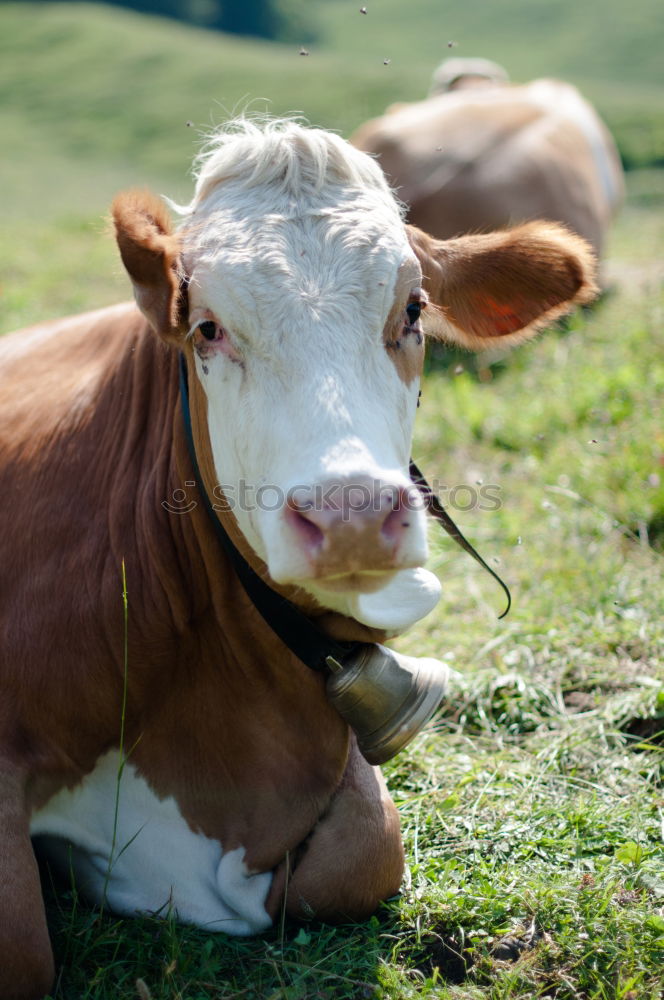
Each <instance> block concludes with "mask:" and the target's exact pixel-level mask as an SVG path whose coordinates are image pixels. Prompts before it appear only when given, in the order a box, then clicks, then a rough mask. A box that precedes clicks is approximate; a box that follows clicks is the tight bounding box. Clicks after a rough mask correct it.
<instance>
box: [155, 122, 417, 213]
mask: <svg viewBox="0 0 664 1000" xmlns="http://www.w3.org/2000/svg"><path fill="white" fill-rule="evenodd" d="M195 178H196V188H195V192H194V197H193V198H192V200H191V202H190V203H189V204H188V205H186V206H177V205H174V207H175V208H176V209H177V210H178V211H179V212H180V213H181V214H182V215H184V216H185V217H187V216H188V217H191V216H193V215H195V214H196V213H197V211H199V210H201V209H202V210H203V211H207V210H208V206H207V204H206V203H207V202H208V201H209V200H210V199H211V198H212V199H213V200H216V196H217V195H218V193H219V192H218V189H220V188H224V189H226V190H227V189H228V187H229V186H231V187H232V188H233V189H234V190H235V192H236V194H237V193H238V189H241V190H244V191H246V192H247V193H248V192H249V191H251V198H252V199H255V198H256V196H257V191H256V189H261V188H262V189H263V190H266V189H267V190H269V192H270V195H271V198H272V200H273V204H274V205H275V206H276V205H279V209H278V210H279V211H285V212H288V211H289V202H290V211H291V212H292V211H293V209H294V208H295V210H296V211H297V210H299V211H306V210H307V206H308V205H309V204H321V203H322V202H324V201H325V194H326V192H328V197H329V190H330V189H334V190H336V191H337V192H340V191H342V190H344V189H346V190H348V189H350V190H353V191H354V192H356V193H357V194H358V195H359V193H360V192H371V194H372V195H373V198H374V200H375V201H376V202H380V203H382V204H383V206H384V207H386V208H387V207H388V206H389V209H390V211H391V212H392V213H395V212H396V213H397V214H398V215H400V216H403V211H404V210H403V206H401V204H400V203H399V202H398V201H397V199H396V198H395V195H394V193H393V192H392V191H391V189H390V187H389V185H388V183H387V181H386V179H385V177H384V175H383V172H382V170H381V169H380V167H379V166H378V163H377V162H376V161H375V160H374V159H372V157H370V156H368V155H367V154H366V153H363V152H361V151H360V150H357V149H355V148H354V147H353V146H351V145H350V144H349V143H347V142H346V141H345V140H343V139H342V138H341V137H340V136H338V135H335V134H334V133H331V132H327V131H324V130H322V129H315V128H307V127H304V126H303V125H301V124H299V123H298V122H296V121H293V120H290V119H271V120H268V121H265V122H260V123H258V122H256V121H253V120H251V119H246V118H241V119H235V120H233V121H231V122H228V123H226V124H225V125H223V126H222V127H220V128H218V129H217V130H215V132H214V133H212V135H211V136H210V137H209V140H208V143H207V144H206V146H205V147H204V149H203V151H202V153H201V154H200V156H199V157H198V159H197V162H196V166H195ZM259 197H260V196H259Z"/></svg>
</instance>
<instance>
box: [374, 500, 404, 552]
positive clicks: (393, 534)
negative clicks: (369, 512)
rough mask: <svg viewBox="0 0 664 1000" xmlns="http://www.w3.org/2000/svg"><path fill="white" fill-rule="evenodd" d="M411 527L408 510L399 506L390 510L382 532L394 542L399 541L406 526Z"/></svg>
mask: <svg viewBox="0 0 664 1000" xmlns="http://www.w3.org/2000/svg"><path fill="white" fill-rule="evenodd" d="M409 527H410V520H409V518H408V516H407V512H406V511H405V510H403V509H402V508H401V506H400V505H399V506H398V507H396V508H394V509H393V510H391V511H390V512H389V514H388V515H387V517H386V518H385V520H384V521H383V524H382V526H381V529H380V531H381V534H382V535H383V536H384V537H385V538H386V539H387V540H388V541H389V542H391V543H392V544H395V543H396V542H398V541H399V539H400V538H401V536H402V535H403V533H404V531H405V530H406V528H409Z"/></svg>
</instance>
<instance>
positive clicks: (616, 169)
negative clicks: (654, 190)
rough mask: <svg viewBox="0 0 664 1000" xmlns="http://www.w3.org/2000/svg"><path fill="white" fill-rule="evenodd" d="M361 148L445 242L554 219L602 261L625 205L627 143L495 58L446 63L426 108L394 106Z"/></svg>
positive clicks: (571, 98)
mask: <svg viewBox="0 0 664 1000" xmlns="http://www.w3.org/2000/svg"><path fill="white" fill-rule="evenodd" d="M350 141H351V142H352V143H353V144H354V145H355V146H357V147H358V149H362V150H364V151H365V152H368V153H371V154H373V155H375V156H377V157H378V159H379V161H380V164H381V166H382V168H383V170H384V171H385V174H386V176H387V178H388V180H389V181H390V183H391V184H392V185H393V186H394V187H395V188H396V189H397V193H398V195H399V197H400V198H402V199H403V201H404V202H405V203H406V205H407V206H408V220H409V222H411V223H413V224H414V225H416V226H420V227H422V228H423V229H425V230H426V231H427V232H428V233H429V234H430V235H432V236H435V237H437V238H438V239H447V238H449V237H452V236H458V235H460V234H462V233H470V232H487V231H491V230H495V229H501V228H504V227H506V226H511V225H514V224H516V223H519V222H526V221H528V220H531V219H549V220H550V221H553V222H560V223H562V224H563V225H566V226H568V227H569V228H571V229H572V230H574V232H576V233H578V234H579V235H580V236H582V237H583V238H584V239H585V240H587V241H588V242H589V243H590V244H591V246H592V247H593V249H594V251H595V253H596V254H598V255H601V254H602V253H603V251H604V249H605V243H606V235H607V230H608V227H609V224H610V222H611V220H612V218H613V216H614V215H615V213H616V212H617V210H618V208H619V206H620V204H621V201H622V198H623V194H624V181H623V171H622V166H621V162H620V156H619V154H618V151H617V149H616V146H615V143H614V141H613V139H612V137H611V135H610V133H609V131H608V129H607V128H606V126H605V125H604V123H603V122H602V121H601V120H600V118H599V117H598V115H597V114H596V112H595V110H594V109H593V108H592V106H591V105H590V104H589V103H588V102H587V101H586V100H585V99H584V98H583V97H582V96H581V94H580V93H579V91H578V90H577V89H576V88H575V87H574V86H572V85H571V84H569V83H564V82H562V81H560V80H552V79H539V80H534V81H532V82H530V83H526V84H522V85H511V84H509V82H508V78H507V74H506V73H505V71H504V70H502V69H501V67H500V66H497V64H495V63H492V62H489V61H488V60H484V59H450V60H446V61H445V62H443V64H442V65H441V66H440V67H439V68H438V69H437V70H436V72H435V73H434V77H433V82H432V87H431V92H430V94H429V96H428V97H427V98H426V99H425V100H423V101H419V102H416V103H414V104H398V105H394V106H393V107H392V108H390V109H388V112H387V113H386V114H385V115H383V116H382V117H381V118H374V119H372V120H371V121H368V122H366V123H364V124H363V125H361V126H360V127H359V128H358V129H357V130H356V131H355V132H354V133H353V135H352V136H351V139H350Z"/></svg>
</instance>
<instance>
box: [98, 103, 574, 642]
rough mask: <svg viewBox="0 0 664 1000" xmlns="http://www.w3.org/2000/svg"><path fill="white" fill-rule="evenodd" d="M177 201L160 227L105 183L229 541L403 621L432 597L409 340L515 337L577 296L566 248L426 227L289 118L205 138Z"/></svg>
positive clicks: (387, 621)
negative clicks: (436, 232) (237, 539)
mask: <svg viewBox="0 0 664 1000" xmlns="http://www.w3.org/2000/svg"><path fill="white" fill-rule="evenodd" d="M180 211H181V212H182V213H183V214H184V216H185V220H184V223H183V225H182V227H181V228H180V230H179V231H178V232H177V233H175V234H174V233H172V232H171V231H170V225H169V223H168V219H167V215H166V212H165V209H164V207H163V204H162V203H161V202H159V201H158V200H157V199H155V198H153V197H152V196H150V195H147V194H144V193H130V194H128V195H121V196H119V198H118V199H116V202H115V204H114V217H115V223H116V231H117V236H118V242H119V245H120V250H121V253H122V257H123V260H124V263H125V265H126V267H127V270H128V271H129V274H130V276H131V278H132V280H133V283H134V287H135V294H136V298H137V301H138V304H139V306H140V307H141V308H142V309H143V311H144V313H145V315H146V316H147V318H148V320H149V321H150V323H151V324H152V326H153V327H154V328H155V330H156V331H157V332H158V333H159V334H160V335H161V336H162V337H163V338H164V339H165V340H167V341H168V342H170V343H176V344H177V345H178V346H179V347H180V349H182V350H184V351H185V353H186V354H187V357H188V361H189V368H190V371H193V372H195V377H196V379H197V380H198V385H197V389H198V388H199V387H200V389H201V391H202V393H203V394H204V398H205V403H206V406H205V409H206V421H207V427H206V432H207V433H206V435H205V440H203V436H202V435H200V434H199V435H198V437H199V438H200V440H197V448H199V447H200V448H206V447H207V448H209V450H210V451H211V460H212V465H213V468H214V471H215V475H216V479H217V483H218V484H219V485H220V486H221V487H222V489H223V492H224V495H225V497H226V499H227V501H228V503H229V505H230V506H231V508H232V509H233V512H234V514H235V517H236V519H237V523H238V526H239V528H240V530H241V532H242V533H243V535H244V538H245V539H246V541H247V542H248V543H249V545H250V546H251V548H252V549H253V550H254V552H255V553H256V554H257V555H258V556H259V557H260V558H261V559H263V560H264V562H265V563H266V564H267V567H268V570H269V573H270V575H271V577H272V579H273V580H274V581H275V582H276V583H279V584H295V585H297V586H299V587H302V588H304V590H306V591H307V592H308V593H309V594H311V595H313V596H314V597H315V598H316V599H317V600H318V601H319V602H320V603H321V604H322V605H323V606H324V607H328V608H331V609H332V610H335V611H340V612H342V613H344V614H347V615H350V616H351V617H354V618H356V619H357V620H359V621H361V622H363V623H365V624H368V625H371V626H373V627H376V628H383V629H386V630H388V631H397V630H400V629H402V628H404V627H407V626H408V625H410V624H412V623H413V622H414V621H416V620H417V619H418V618H420V617H422V616H423V615H425V614H427V613H428V612H429V611H430V610H431V608H432V606H433V604H435V602H436V600H437V599H438V595H439V586H438V583H437V581H436V580H435V578H434V577H433V576H432V574H430V573H428V572H427V571H426V570H425V569H424V568H423V566H424V562H425V560H426V554H427V545H426V525H425V514H424V511H423V509H422V506H421V504H420V502H419V496H418V493H417V490H416V489H415V488H414V487H413V485H412V484H411V482H410V479H409V476H408V465H409V456H410V446H411V437H412V431H413V421H414V417H415V411H416V406H417V398H418V390H419V380H420V374H421V371H422V362H423V357H424V335H425V333H426V332H429V333H430V334H431V335H433V336H437V337H445V338H448V339H450V340H452V341H455V342H457V343H460V344H462V345H463V346H465V347H468V348H470V349H477V348H483V347H486V346H487V345H489V344H493V343H495V342H496V341H497V340H501V341H505V342H507V343H509V342H516V341H519V340H524V339H527V338H528V337H530V336H532V335H533V333H534V332H535V330H536V329H537V327H538V326H540V325H541V324H542V323H543V322H546V321H548V320H550V319H552V318H554V317H555V316H556V315H559V314H560V313H562V312H563V311H565V310H567V309H569V308H570V307H571V305H572V304H573V303H575V302H579V301H585V300H586V299H587V298H588V297H589V296H590V295H591V294H592V263H591V258H590V254H589V253H588V251H587V248H586V247H585V244H583V242H582V241H581V240H578V239H577V238H576V237H574V236H571V235H570V234H569V233H568V232H566V231H565V230H563V229H561V228H559V227H556V226H553V225H549V224H542V225H540V224H536V223H532V224H529V225H527V226H523V227H521V228H519V229H516V230H513V231H510V232H506V233H498V234H493V235H489V236H478V237H473V236H469V237H464V238H461V239H456V240H451V241H447V242H445V243H439V242H435V241H433V240H431V239H430V238H429V237H428V236H427V235H426V234H424V233H422V232H420V231H419V230H413V229H409V227H407V226H405V225H404V223H403V220H402V212H401V208H400V206H399V204H398V203H397V201H396V200H395V198H394V196H393V194H392V192H391V191H390V190H389V188H388V186H387V184H386V182H385V180H384V178H383V176H382V174H381V172H380V169H379V167H378V166H377V164H376V163H375V162H374V161H373V160H371V159H370V158H369V157H368V156H366V155H365V154H363V153H361V152H359V151H358V150H356V149H354V148H353V147H351V146H349V145H348V144H347V143H345V142H344V141H342V140H341V139H340V138H339V137H337V136H335V135H333V134H330V133H327V132H323V131H320V130H314V129H306V128H303V127H301V126H299V125H297V124H294V123H292V122H285V123H283V122H282V123H272V124H270V125H268V126H267V127H264V128H259V127H257V126H256V125H254V124H252V123H247V122H242V123H241V124H240V125H236V126H235V127H234V128H230V129H226V130H224V131H223V132H221V133H220V134H219V135H217V136H216V137H215V138H214V140H213V141H212V143H211V145H210V148H209V150H208V151H207V153H206V154H204V156H203V157H202V158H201V162H200V164H199V171H198V177H197V185H196V191H195V195H194V198H193V200H192V202H191V204H190V205H189V206H187V207H186V208H184V209H180ZM183 282H186V285H187V289H188V295H187V297H186V299H184V298H183V297H182V295H181V289H182V287H183ZM185 306H186V308H185ZM191 377H192V376H191V375H190V378H191ZM208 442H209V443H208Z"/></svg>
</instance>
